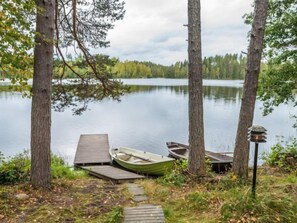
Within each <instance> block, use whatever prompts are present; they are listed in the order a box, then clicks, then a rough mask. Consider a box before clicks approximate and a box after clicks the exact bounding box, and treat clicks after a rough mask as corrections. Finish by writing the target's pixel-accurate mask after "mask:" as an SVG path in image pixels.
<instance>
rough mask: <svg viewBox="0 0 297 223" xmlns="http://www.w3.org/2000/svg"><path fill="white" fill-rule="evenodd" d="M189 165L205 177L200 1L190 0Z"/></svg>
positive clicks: (191, 172) (192, 170) (197, 173)
mask: <svg viewBox="0 0 297 223" xmlns="http://www.w3.org/2000/svg"><path fill="white" fill-rule="evenodd" d="M188 44H189V45H188V55H189V149H190V154H189V163H188V171H189V173H190V174H194V175H197V176H204V175H205V173H206V169H205V148H204V124H203V88H202V56H201V19H200V0H188Z"/></svg>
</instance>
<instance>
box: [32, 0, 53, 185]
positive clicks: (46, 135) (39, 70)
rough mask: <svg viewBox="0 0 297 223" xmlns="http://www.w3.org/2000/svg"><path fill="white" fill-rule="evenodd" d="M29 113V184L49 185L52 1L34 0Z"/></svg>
mask: <svg viewBox="0 0 297 223" xmlns="http://www.w3.org/2000/svg"><path fill="white" fill-rule="evenodd" d="M36 5H37V7H38V8H39V10H38V13H37V18H36V32H37V33H38V34H37V37H36V39H35V43H36V45H35V48H34V72H33V87H32V93H33V96H32V110H31V184H32V185H33V186H34V187H43V188H49V187H50V184H51V169H50V167H51V166H50V165H51V149H50V144H51V93H52V73H53V38H54V12H55V0H37V1H36Z"/></svg>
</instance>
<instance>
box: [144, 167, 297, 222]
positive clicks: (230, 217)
mask: <svg viewBox="0 0 297 223" xmlns="http://www.w3.org/2000/svg"><path fill="white" fill-rule="evenodd" d="M268 169H269V172H271V173H270V175H268V174H267V169H265V168H264V169H260V170H259V171H258V180H257V192H256V194H257V197H256V199H253V198H252V196H251V182H240V181H239V180H238V179H237V178H236V177H234V176H232V175H226V176H216V177H215V178H212V179H211V180H210V181H206V182H204V183H195V182H193V180H190V182H187V183H185V184H183V186H174V184H172V185H171V186H169V185H168V184H161V183H160V179H159V180H158V181H155V180H147V179H146V180H142V181H141V182H140V184H141V185H142V186H143V187H144V188H145V191H146V193H147V194H148V196H149V197H150V198H151V202H153V203H155V204H159V205H161V206H162V207H163V208H164V213H165V216H166V222H193V223H194V222H203V223H204V222H205V223H206V222H209V223H211V222H242V223H244V222H261V223H262V222H263V223H264V222H265V223H266V222H267V223H271V222H284V223H285V222H297V185H296V180H297V179H296V178H297V176H296V175H293V174H289V173H279V171H278V170H273V169H271V168H268ZM274 171H275V172H274ZM250 175H251V174H250Z"/></svg>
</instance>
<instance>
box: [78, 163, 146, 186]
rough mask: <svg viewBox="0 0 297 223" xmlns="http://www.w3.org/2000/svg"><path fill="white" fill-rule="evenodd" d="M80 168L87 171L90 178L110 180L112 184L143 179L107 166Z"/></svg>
mask: <svg viewBox="0 0 297 223" xmlns="http://www.w3.org/2000/svg"><path fill="white" fill-rule="evenodd" d="M81 168H82V169H84V170H87V171H88V172H89V174H90V175H92V176H96V177H99V178H102V179H105V180H111V181H113V182H114V183H121V182H124V181H133V180H136V179H142V178H144V176H142V175H139V174H136V173H132V172H130V171H127V170H123V169H119V168H116V167H113V166H107V165H104V166H82V167H81Z"/></svg>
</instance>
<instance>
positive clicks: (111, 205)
mask: <svg viewBox="0 0 297 223" xmlns="http://www.w3.org/2000/svg"><path fill="white" fill-rule="evenodd" d="M122 190H123V189H122V188H121V187H118V186H115V185H111V184H110V183H108V182H105V181H103V180H100V179H95V178H89V177H88V178H86V177H85V178H81V179H75V180H69V179H59V180H54V182H53V186H52V189H51V190H50V191H48V190H37V189H33V188H32V187H31V186H30V185H28V184H26V183H20V184H16V185H0V198H1V199H0V210H1V212H0V222H47V223H48V222H49V223H50V222H114V223H116V222H121V218H122V206H123V205H124V204H125V202H126V198H125V197H124V195H123V194H124V193H123V192H122ZM21 193H25V194H27V195H28V199H24V200H18V199H16V198H15V195H16V194H21Z"/></svg>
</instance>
